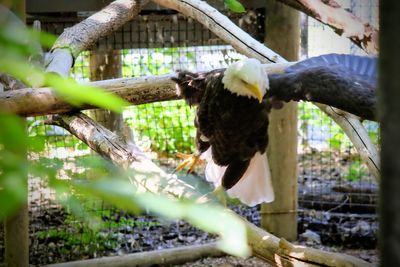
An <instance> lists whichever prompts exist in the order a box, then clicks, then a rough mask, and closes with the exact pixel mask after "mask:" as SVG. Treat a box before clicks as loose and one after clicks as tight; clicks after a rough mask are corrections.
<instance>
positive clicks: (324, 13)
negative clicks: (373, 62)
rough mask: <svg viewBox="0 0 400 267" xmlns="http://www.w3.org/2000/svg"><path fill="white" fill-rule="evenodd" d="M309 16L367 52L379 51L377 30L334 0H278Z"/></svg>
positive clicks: (373, 53) (374, 52)
mask: <svg viewBox="0 0 400 267" xmlns="http://www.w3.org/2000/svg"><path fill="white" fill-rule="evenodd" d="M278 1H280V2H282V3H284V4H287V5H289V6H291V7H293V8H295V9H297V10H299V11H301V12H303V13H305V14H307V15H308V16H310V17H313V18H315V19H316V20H318V21H320V22H322V23H324V24H326V25H328V26H329V27H331V28H332V29H333V30H334V31H335V32H336V33H337V34H339V35H343V36H345V37H347V38H349V39H350V40H351V41H353V42H354V43H355V44H356V45H358V46H359V47H360V48H361V49H363V50H365V51H366V52H367V53H368V54H371V55H377V54H378V51H379V44H378V36H379V31H378V30H377V29H376V28H374V27H373V26H372V25H371V24H369V23H367V22H364V21H362V20H361V19H360V18H359V17H357V16H355V15H353V14H351V13H350V12H348V11H346V10H345V9H343V8H342V7H341V6H340V5H339V4H338V3H337V2H336V1H334V0H329V1H322V0H278Z"/></svg>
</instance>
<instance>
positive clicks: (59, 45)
mask: <svg viewBox="0 0 400 267" xmlns="http://www.w3.org/2000/svg"><path fill="white" fill-rule="evenodd" d="M139 10H140V1H136V0H116V1H114V2H112V3H110V4H109V5H108V6H106V7H105V8H104V9H102V10H101V11H99V12H97V13H95V14H93V15H92V16H90V17H88V18H87V19H85V20H84V21H82V22H80V23H78V24H76V25H75V26H73V27H71V28H68V29H66V30H65V31H64V32H63V33H62V34H61V35H60V36H59V38H58V39H57V41H56V43H55V44H54V46H53V48H52V53H51V54H50V55H49V56H48V58H47V64H46V65H47V71H48V72H55V73H58V74H60V75H61V76H64V77H65V76H68V73H69V70H70V68H71V67H72V64H73V61H74V59H75V58H76V57H77V56H78V55H79V53H81V52H82V51H84V50H87V49H89V48H90V47H91V46H92V45H93V44H95V43H96V42H97V41H98V40H99V39H100V38H102V37H105V36H107V35H108V34H110V33H112V32H114V31H116V30H117V29H118V28H120V27H121V26H122V25H124V24H125V23H126V22H128V21H129V20H131V19H132V18H133V17H134V16H136V15H137V14H138V13H139Z"/></svg>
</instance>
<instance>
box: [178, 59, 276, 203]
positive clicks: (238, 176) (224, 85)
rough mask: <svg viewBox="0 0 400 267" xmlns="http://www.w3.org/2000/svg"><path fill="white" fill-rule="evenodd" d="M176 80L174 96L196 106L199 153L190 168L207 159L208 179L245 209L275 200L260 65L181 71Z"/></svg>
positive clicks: (243, 63)
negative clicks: (198, 161) (193, 71)
mask: <svg viewBox="0 0 400 267" xmlns="http://www.w3.org/2000/svg"><path fill="white" fill-rule="evenodd" d="M174 81H175V82H176V83H177V93H178V95H180V96H181V97H183V98H184V99H185V100H186V102H187V103H188V104H189V105H195V106H197V111H196V118H195V126H196V128H197V133H196V147H197V150H198V152H197V153H196V156H195V157H194V159H193V158H191V159H190V160H191V163H194V162H196V161H197V159H198V158H199V157H200V156H201V157H202V158H204V159H206V161H207V165H206V171H205V175H206V179H207V180H208V181H210V182H212V183H214V185H215V186H216V188H221V187H222V188H223V189H225V190H227V193H228V195H230V196H231V197H235V198H238V199H240V200H241V201H242V202H243V203H245V204H247V205H249V206H254V205H256V204H259V203H262V202H271V201H273V199H274V192H273V189H272V185H271V175H270V170H269V166H268V161H267V155H266V148H267V144H268V136H267V128H268V112H267V105H268V104H267V102H266V100H265V99H264V95H265V94H266V92H267V90H268V88H269V81H268V76H267V73H266V72H265V70H264V68H263V67H262V64H261V63H260V62H259V61H258V60H256V59H244V60H241V61H238V62H235V63H234V64H232V65H230V66H229V67H228V68H227V69H226V70H224V69H219V70H213V71H210V72H206V73H199V74H197V73H190V72H186V71H183V72H180V73H179V74H178V77H177V78H174ZM186 163H187V162H186ZM186 163H185V164H186ZM185 164H183V165H185Z"/></svg>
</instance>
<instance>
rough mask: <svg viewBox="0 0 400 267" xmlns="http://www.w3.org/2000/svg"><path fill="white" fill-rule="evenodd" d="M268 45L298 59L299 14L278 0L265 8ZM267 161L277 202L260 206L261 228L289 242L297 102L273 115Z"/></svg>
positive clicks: (293, 226) (293, 231)
mask: <svg viewBox="0 0 400 267" xmlns="http://www.w3.org/2000/svg"><path fill="white" fill-rule="evenodd" d="M266 10H267V11H266V24H265V25H266V27H265V30H266V40H265V42H266V43H267V46H268V47H270V48H271V49H273V50H274V51H276V52H278V53H279V54H280V55H282V56H283V57H285V58H286V59H287V60H293V61H294V60H297V59H298V53H299V45H300V18H299V13H298V12H297V11H295V10H294V9H292V8H290V7H287V6H285V5H283V4H281V3H278V2H276V1H275V0H268V1H267V7H266ZM268 135H269V144H268V158H269V163H270V168H271V175H272V184H273V187H274V191H275V201H274V202H272V203H268V204H262V205H261V214H262V217H261V226H262V227H263V228H264V229H266V230H267V231H269V232H271V233H273V234H275V235H277V236H278V237H283V238H285V239H287V240H295V239H296V238H297V103H294V102H291V103H287V104H285V106H284V107H283V108H282V109H280V110H273V111H272V112H271V114H270V124H269V130H268Z"/></svg>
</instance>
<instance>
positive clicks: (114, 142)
mask: <svg viewBox="0 0 400 267" xmlns="http://www.w3.org/2000/svg"><path fill="white" fill-rule="evenodd" d="M47 123H49V124H55V125H59V126H62V127H63V128H65V129H67V130H68V131H69V132H71V133H72V134H73V135H75V136H76V137H78V138H79V139H80V140H82V141H83V142H85V143H87V144H88V145H89V146H90V147H91V148H92V149H93V150H95V151H96V152H98V153H99V154H100V155H102V156H103V157H105V158H108V159H110V160H111V161H112V162H114V163H115V164H116V165H118V166H121V167H123V168H125V169H127V170H131V171H132V173H133V174H134V175H132V177H131V179H132V182H133V183H134V184H135V185H136V186H137V188H138V191H141V190H146V191H150V192H153V193H157V194H158V193H164V194H167V195H170V196H173V197H176V198H181V197H184V198H191V199H193V198H195V199H198V198H199V197H200V194H199V192H198V191H196V189H195V188H194V187H193V186H191V185H189V184H187V183H186V182H184V181H182V180H180V179H179V178H178V177H177V176H176V175H174V174H167V173H165V172H164V171H163V170H162V169H160V168H159V167H158V166H157V165H155V164H154V163H153V162H152V161H151V160H149V159H147V158H146V157H145V155H144V154H143V153H142V152H141V151H140V150H139V149H138V148H137V146H136V145H135V144H133V143H127V142H125V141H124V140H122V139H120V138H119V137H118V136H117V135H116V134H114V133H112V132H111V131H109V130H108V129H106V128H105V127H103V126H102V125H100V124H99V123H97V122H95V121H93V120H92V119H90V118H89V117H87V116H86V115H84V114H82V113H78V114H71V115H63V116H53V118H52V121H48V122H47ZM135 174H136V175H135ZM141 174H145V175H141ZM202 199H208V198H207V197H204V196H203V197H202ZM242 219H243V218H242ZM243 221H244V223H245V224H246V228H247V234H248V242H249V245H250V247H251V248H252V251H253V254H254V255H255V256H257V257H259V258H262V259H264V260H267V261H269V262H271V263H272V264H273V265H277V266H280V264H281V263H282V262H284V263H286V264H289V265H284V266H293V264H295V263H296V264H302V266H315V265H323V266H332V267H333V266H369V264H368V263H367V262H365V261H363V260H360V259H357V258H355V257H352V256H348V255H344V254H337V253H327V252H322V251H318V250H315V249H309V248H306V247H299V246H293V245H292V244H290V243H288V242H285V240H281V239H279V238H278V237H276V236H274V235H272V234H270V233H268V232H266V231H264V230H262V229H261V228H259V227H257V226H255V225H253V224H251V223H250V222H248V221H246V220H245V219H243Z"/></svg>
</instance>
